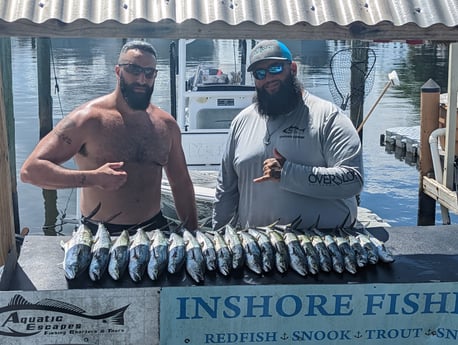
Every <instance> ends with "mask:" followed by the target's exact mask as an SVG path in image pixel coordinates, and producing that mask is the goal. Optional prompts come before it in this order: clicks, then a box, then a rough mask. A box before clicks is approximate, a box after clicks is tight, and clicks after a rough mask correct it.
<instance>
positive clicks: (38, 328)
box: [0, 294, 129, 337]
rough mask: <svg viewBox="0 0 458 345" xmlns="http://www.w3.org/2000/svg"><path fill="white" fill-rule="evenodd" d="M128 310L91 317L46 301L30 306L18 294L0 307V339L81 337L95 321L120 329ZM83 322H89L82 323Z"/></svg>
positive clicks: (122, 309) (71, 306)
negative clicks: (6, 337) (44, 336)
mask: <svg viewBox="0 0 458 345" xmlns="http://www.w3.org/2000/svg"><path fill="white" fill-rule="evenodd" d="M128 307H129V305H126V306H124V307H121V308H119V309H115V310H112V311H109V312H107V313H103V314H99V315H90V314H87V313H86V311H85V310H83V309H81V308H80V307H78V306H76V305H74V304H70V303H67V302H62V301H58V300H55V299H48V298H46V299H43V300H40V301H38V302H37V303H31V302H29V301H27V300H26V299H25V298H24V297H23V296H21V295H19V294H17V295H14V297H13V298H12V299H11V300H10V302H9V303H8V305H7V306H4V307H1V308H0V336H9V337H27V336H32V335H36V334H38V333H41V332H43V333H44V334H47V335H50V334H62V335H65V334H67V332H68V334H80V333H85V332H88V330H85V329H84V327H85V326H87V327H90V328H91V329H93V327H94V326H95V325H97V321H99V322H102V323H103V324H111V325H121V326H122V325H124V312H125V311H126V309H127V308H128ZM85 320H89V321H90V322H86V323H85ZM89 331H91V330H89Z"/></svg>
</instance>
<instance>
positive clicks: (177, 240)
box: [167, 232, 186, 274]
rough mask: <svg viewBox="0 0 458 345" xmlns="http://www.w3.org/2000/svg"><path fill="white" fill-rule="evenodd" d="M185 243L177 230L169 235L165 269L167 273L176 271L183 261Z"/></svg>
mask: <svg viewBox="0 0 458 345" xmlns="http://www.w3.org/2000/svg"><path fill="white" fill-rule="evenodd" d="M185 257H186V245H185V243H184V240H183V237H181V235H180V234H178V233H177V232H172V233H171V234H170V237H169V259H168V265H167V270H168V271H169V273H171V274H174V273H177V272H178V271H179V270H180V269H181V267H182V266H183V264H184V262H185Z"/></svg>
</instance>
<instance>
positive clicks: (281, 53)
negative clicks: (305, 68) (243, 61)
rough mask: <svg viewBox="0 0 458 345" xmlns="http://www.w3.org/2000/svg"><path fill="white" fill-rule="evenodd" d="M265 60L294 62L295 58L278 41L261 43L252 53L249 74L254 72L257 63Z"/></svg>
mask: <svg viewBox="0 0 458 345" xmlns="http://www.w3.org/2000/svg"><path fill="white" fill-rule="evenodd" d="M264 60H283V61H289V62H292V61H293V58H292V56H291V52H290V51H289V49H288V47H287V46H286V45H285V44H284V43H282V42H280V41H277V40H267V41H261V42H259V43H258V44H257V45H256V46H255V47H254V48H253V50H252V51H251V54H250V65H249V66H248V72H251V71H253V67H254V65H255V64H256V63H258V62H260V61H264Z"/></svg>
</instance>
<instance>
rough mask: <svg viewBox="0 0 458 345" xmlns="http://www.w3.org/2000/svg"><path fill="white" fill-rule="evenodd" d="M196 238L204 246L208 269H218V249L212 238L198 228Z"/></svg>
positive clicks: (203, 252) (203, 250) (203, 251)
mask: <svg viewBox="0 0 458 345" xmlns="http://www.w3.org/2000/svg"><path fill="white" fill-rule="evenodd" d="M196 239H197V242H199V244H200V247H201V248H202V254H203V256H204V258H205V266H206V268H207V270H209V271H214V270H216V268H217V267H218V264H217V259H216V249H215V245H214V243H213V241H212V239H211V238H210V237H208V235H207V234H206V233H205V232H203V231H201V230H196Z"/></svg>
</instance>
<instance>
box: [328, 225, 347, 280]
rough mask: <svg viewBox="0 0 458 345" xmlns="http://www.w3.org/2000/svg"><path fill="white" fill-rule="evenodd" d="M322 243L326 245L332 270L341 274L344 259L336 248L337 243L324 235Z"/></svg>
mask: <svg viewBox="0 0 458 345" xmlns="http://www.w3.org/2000/svg"><path fill="white" fill-rule="evenodd" d="M323 242H324V244H325V245H326V248H328V251H329V253H330V254H331V259H332V268H333V269H334V271H336V272H337V273H343V271H344V269H345V263H344V258H343V256H342V253H341V252H340V250H339V247H338V246H337V243H336V242H335V241H334V238H333V237H332V236H331V235H329V234H324V235H323Z"/></svg>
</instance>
